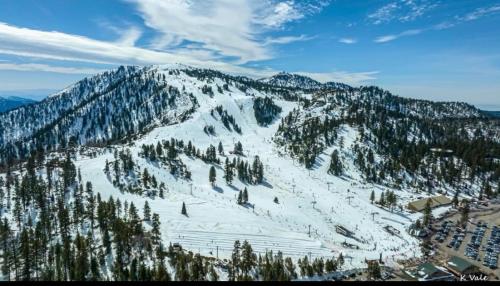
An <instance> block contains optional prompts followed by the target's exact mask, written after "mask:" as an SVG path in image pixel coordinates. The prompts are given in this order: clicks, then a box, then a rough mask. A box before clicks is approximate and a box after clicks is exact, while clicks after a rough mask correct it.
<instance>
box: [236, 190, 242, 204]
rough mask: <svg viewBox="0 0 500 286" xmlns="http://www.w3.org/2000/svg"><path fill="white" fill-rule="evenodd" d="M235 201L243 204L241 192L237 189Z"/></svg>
mask: <svg viewBox="0 0 500 286" xmlns="http://www.w3.org/2000/svg"><path fill="white" fill-rule="evenodd" d="M237 203H238V204H239V205H242V204H243V196H242V194H241V191H239V193H238V200H237Z"/></svg>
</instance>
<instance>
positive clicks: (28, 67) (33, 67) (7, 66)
mask: <svg viewBox="0 0 500 286" xmlns="http://www.w3.org/2000/svg"><path fill="white" fill-rule="evenodd" d="M0 70H11V71H42V72H52V73H63V74H96V73H100V72H103V71H104V70H101V69H91V68H74V67H57V66H51V65H45V64H17V63H3V61H2V63H0Z"/></svg>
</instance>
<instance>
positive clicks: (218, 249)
mask: <svg viewBox="0 0 500 286" xmlns="http://www.w3.org/2000/svg"><path fill="white" fill-rule="evenodd" d="M217 259H219V246H218V245H217Z"/></svg>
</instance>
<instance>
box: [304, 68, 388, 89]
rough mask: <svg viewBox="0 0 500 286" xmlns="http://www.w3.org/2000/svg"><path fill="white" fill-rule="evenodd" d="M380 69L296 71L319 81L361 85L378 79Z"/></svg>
mask: <svg viewBox="0 0 500 286" xmlns="http://www.w3.org/2000/svg"><path fill="white" fill-rule="evenodd" d="M378 73H379V72H378V71H371V72H357V73H356V72H354V73H353V72H345V71H336V72H327V73H314V72H296V74H300V75H304V76H308V77H310V78H312V79H315V80H317V81H319V82H323V83H325V82H329V81H334V82H341V83H346V84H349V85H353V86H358V85H361V84H363V83H365V82H368V81H373V80H375V79H377V78H376V77H375V76H376V75H377V74H378Z"/></svg>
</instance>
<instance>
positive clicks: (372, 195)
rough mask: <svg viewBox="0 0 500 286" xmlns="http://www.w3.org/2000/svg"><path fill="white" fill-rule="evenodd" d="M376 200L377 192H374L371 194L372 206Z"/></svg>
mask: <svg viewBox="0 0 500 286" xmlns="http://www.w3.org/2000/svg"><path fill="white" fill-rule="evenodd" d="M374 200H375V191H372V193H371V194H370V201H371V203H372V204H373V201H374Z"/></svg>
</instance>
